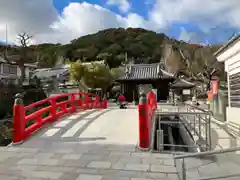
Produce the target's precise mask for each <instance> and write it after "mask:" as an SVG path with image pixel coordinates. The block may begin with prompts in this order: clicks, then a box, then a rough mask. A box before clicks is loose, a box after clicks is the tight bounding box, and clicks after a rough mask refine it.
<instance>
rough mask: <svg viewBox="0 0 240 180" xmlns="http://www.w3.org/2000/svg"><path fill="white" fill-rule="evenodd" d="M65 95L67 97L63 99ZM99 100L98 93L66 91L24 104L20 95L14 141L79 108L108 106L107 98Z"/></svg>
mask: <svg viewBox="0 0 240 180" xmlns="http://www.w3.org/2000/svg"><path fill="white" fill-rule="evenodd" d="M64 97H66V99H62V98H64ZM99 100H100V99H99V97H98V96H97V95H95V94H91V93H84V92H77V93H64V94H60V95H55V96H51V97H48V98H46V99H43V100H40V101H38V102H35V103H32V104H30V105H28V106H24V105H23V101H22V97H21V96H20V95H18V96H17V97H16V99H15V104H14V116H13V143H14V144H16V143H21V142H23V141H24V140H25V139H26V138H28V137H29V136H31V135H32V134H33V133H34V132H35V131H37V130H38V129H40V128H42V127H43V126H44V125H45V124H46V123H51V122H54V121H56V120H57V119H59V118H60V117H62V116H63V115H65V114H68V113H74V112H75V111H76V110H77V109H82V110H84V109H93V108H96V109H98V108H107V106H108V102H107V100H103V101H102V102H100V101H99ZM39 106H40V107H39ZM38 108H39V109H38ZM31 110H34V112H31ZM29 111H30V112H29ZM31 121H33V122H31ZM29 122H31V124H30V125H28V123H29ZM26 126H27V127H26Z"/></svg>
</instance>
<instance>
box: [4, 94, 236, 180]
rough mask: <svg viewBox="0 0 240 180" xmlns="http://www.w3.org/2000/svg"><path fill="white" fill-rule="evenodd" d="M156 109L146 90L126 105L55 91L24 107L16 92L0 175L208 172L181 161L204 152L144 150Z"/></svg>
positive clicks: (74, 177) (182, 175)
mask: <svg viewBox="0 0 240 180" xmlns="http://www.w3.org/2000/svg"><path fill="white" fill-rule="evenodd" d="M174 108H176V107H174ZM162 109H163V108H162ZM156 110H157V102H156V99H155V95H154V93H153V92H152V91H150V92H149V93H148V94H147V95H141V98H140V101H139V105H138V106H133V105H132V106H131V105H129V106H128V108H127V109H119V107H118V106H117V105H116V104H115V105H114V104H111V103H109V102H108V101H107V100H105V99H103V100H102V99H100V98H99V97H98V96H97V95H95V94H89V93H83V92H81V93H67V94H60V95H57V96H52V97H49V98H47V99H44V100H41V101H39V102H36V103H33V104H31V105H28V106H24V105H23V101H22V97H21V95H20V94H18V95H16V99H15V105H14V117H13V143H12V144H11V145H9V146H8V147H2V148H0V179H4V180H5V179H6V180H8V179H13V180H28V179H29V180H30V179H31V180H52V179H58V180H110V179H111V180H112V179H116V180H156V179H164V180H176V179H181V180H190V179H191V180H194V179H195V180H196V179H199V178H200V177H201V176H202V175H201V173H202V174H204V173H205V172H207V173H209V171H208V170H210V172H212V167H215V168H216V166H207V167H208V168H206V169H205V170H204V171H203V172H201V171H202V169H201V167H198V168H197V170H198V171H196V172H195V171H194V172H193V171H192V165H195V164H201V163H205V164H206V162H205V161H206V160H204V161H202V160H200V159H196V158H195V159H190V160H191V161H189V164H188V165H189V168H190V169H187V167H186V166H185V161H184V158H188V157H195V156H200V155H204V152H203V153H202V154H201V153H200V154H199V153H198V154H197V155H196V154H194V153H193V154H190V155H189V154H187V155H183V156H181V155H180V156H174V157H173V156H172V155H171V154H159V153H153V152H149V151H148V150H149V148H150V147H151V146H152V144H151V142H152V141H151V140H152V139H153V138H154V139H155V137H154V135H153V133H152V129H153V127H155V125H154V122H156V121H154V120H155V114H156V113H155V111H156ZM167 113H169V111H168V112H167ZM188 113H189V114H194V113H193V112H188ZM197 113H199V112H197ZM199 115H201V114H199ZM204 116H206V114H204ZM199 117H200V116H199ZM194 122H195V120H194ZM196 126H198V125H196ZM199 127H200V126H199ZM160 144H161V143H160ZM143 150H144V151H145V152H142V151H143ZM232 151H233V150H232ZM219 152H221V153H222V152H223V151H219ZM211 153H212V152H210V154H211ZM206 154H209V152H208V153H206ZM193 160H194V162H193ZM224 161H226V160H224ZM228 162H229V161H228ZM191 164H192V165H191ZM208 164H210V165H211V163H209V162H208ZM215 165H217V163H216V162H215ZM231 167H232V166H229V168H230V169H232V168H231ZM195 169H196V168H195ZM238 169H239V168H237V170H238ZM187 170H189V172H188V173H186V172H187ZM215 170H216V169H215ZM217 170H218V171H217V172H218V173H219V172H223V169H221V168H218V169H217ZM225 170H226V169H225ZM228 171H229V170H228ZM205 175H206V174H205ZM234 176H236V175H234ZM224 177H228V178H229V177H233V175H230V176H224ZM203 179H206V178H203ZM208 179H211V178H208ZM214 179H216V177H215V178H214Z"/></svg>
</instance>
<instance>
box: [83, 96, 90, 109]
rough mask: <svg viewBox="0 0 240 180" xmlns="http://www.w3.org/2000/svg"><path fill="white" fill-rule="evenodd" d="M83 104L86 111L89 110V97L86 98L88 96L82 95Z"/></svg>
mask: <svg viewBox="0 0 240 180" xmlns="http://www.w3.org/2000/svg"><path fill="white" fill-rule="evenodd" d="M84 103H85V107H86V109H89V96H88V94H85V95H84Z"/></svg>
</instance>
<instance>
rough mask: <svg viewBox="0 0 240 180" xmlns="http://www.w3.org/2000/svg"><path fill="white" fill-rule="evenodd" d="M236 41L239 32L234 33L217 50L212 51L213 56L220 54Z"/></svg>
mask: <svg viewBox="0 0 240 180" xmlns="http://www.w3.org/2000/svg"><path fill="white" fill-rule="evenodd" d="M238 41H240V34H237V35H234V36H233V37H232V38H231V39H230V40H229V41H228V42H227V43H226V44H225V45H223V46H222V47H221V48H219V49H218V50H217V52H215V53H214V56H218V55H220V54H221V53H223V52H224V51H226V50H227V49H228V48H230V47H231V46H233V45H234V44H236V43H237V42H238Z"/></svg>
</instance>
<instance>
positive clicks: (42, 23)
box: [0, 0, 148, 43]
mask: <svg viewBox="0 0 240 180" xmlns="http://www.w3.org/2000/svg"><path fill="white" fill-rule="evenodd" d="M32 1H34V2H32V3H29V0H22V2H21V3H17V5H16V3H15V0H8V1H7V2H8V3H6V2H5V1H4V0H0V4H1V5H2V4H4V6H0V17H2V18H0V39H5V24H8V27H9V28H8V30H9V31H8V34H9V40H10V41H11V42H13V41H14V40H15V39H16V35H17V34H18V33H20V32H27V33H29V34H31V35H33V36H34V39H33V42H34V43H43V42H53V43H57V42H60V43H68V42H69V41H71V40H72V39H74V38H78V37H79V36H83V35H87V34H90V33H95V32H97V31H99V30H102V29H106V28H115V27H124V28H127V27H130V26H133V27H146V28H147V26H146V25H145V24H148V23H147V21H145V20H144V19H143V18H142V17H141V16H139V15H136V14H129V15H128V16H127V17H122V16H120V15H118V14H115V13H113V12H111V11H110V10H108V9H105V8H103V7H101V6H99V5H92V4H89V3H86V2H83V3H70V4H69V5H68V6H67V7H65V9H64V10H63V12H62V14H61V15H59V14H58V13H57V12H56V9H55V8H54V7H53V4H52V0H41V3H39V2H40V1H39V0H32ZM3 7H4V8H3ZM4 9H6V10H5V11H3V10H4ZM29 9H30V10H31V11H29Z"/></svg>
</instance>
